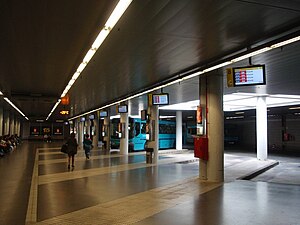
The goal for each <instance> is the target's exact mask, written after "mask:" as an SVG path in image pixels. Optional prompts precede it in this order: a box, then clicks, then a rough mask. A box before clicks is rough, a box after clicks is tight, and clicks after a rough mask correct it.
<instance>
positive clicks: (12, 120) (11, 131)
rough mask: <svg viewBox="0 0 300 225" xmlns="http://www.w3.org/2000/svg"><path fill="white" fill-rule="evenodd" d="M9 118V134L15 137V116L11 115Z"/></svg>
mask: <svg viewBox="0 0 300 225" xmlns="http://www.w3.org/2000/svg"><path fill="white" fill-rule="evenodd" d="M9 118H10V120H9V134H10V135H13V134H14V133H15V115H14V114H12V113H11V114H10V115H9Z"/></svg>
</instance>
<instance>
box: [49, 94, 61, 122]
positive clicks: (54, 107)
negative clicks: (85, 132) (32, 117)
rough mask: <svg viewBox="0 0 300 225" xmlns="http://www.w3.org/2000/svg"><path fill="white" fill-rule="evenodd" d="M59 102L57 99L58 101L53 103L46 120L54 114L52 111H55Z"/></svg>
mask: <svg viewBox="0 0 300 225" xmlns="http://www.w3.org/2000/svg"><path fill="white" fill-rule="evenodd" d="M60 102H61V99H58V101H57V102H56V103H55V105H54V106H53V108H52V110H51V112H50V113H49V115H48V116H47V119H46V120H48V119H49V118H50V116H51V115H52V113H53V112H54V110H55V109H56V107H57V106H58V105H59V103H60Z"/></svg>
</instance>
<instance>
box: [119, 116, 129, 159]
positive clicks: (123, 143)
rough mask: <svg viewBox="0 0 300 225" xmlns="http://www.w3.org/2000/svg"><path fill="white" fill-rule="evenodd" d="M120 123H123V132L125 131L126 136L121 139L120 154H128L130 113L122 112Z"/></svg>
mask: <svg viewBox="0 0 300 225" xmlns="http://www.w3.org/2000/svg"><path fill="white" fill-rule="evenodd" d="M120 123H121V124H122V129H124V130H122V133H123V132H124V137H121V139H120V154H123V155H127V154H128V113H121V114H120Z"/></svg>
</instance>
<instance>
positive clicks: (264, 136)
mask: <svg viewBox="0 0 300 225" xmlns="http://www.w3.org/2000/svg"><path fill="white" fill-rule="evenodd" d="M256 140H257V143H256V146H257V159H258V160H267V158H268V122H267V103H266V96H260V97H257V102H256Z"/></svg>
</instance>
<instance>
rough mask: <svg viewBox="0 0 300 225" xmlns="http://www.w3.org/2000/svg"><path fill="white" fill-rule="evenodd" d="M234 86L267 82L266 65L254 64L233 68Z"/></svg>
mask: <svg viewBox="0 0 300 225" xmlns="http://www.w3.org/2000/svg"><path fill="white" fill-rule="evenodd" d="M233 79H234V86H249V85H264V84H266V75H265V66H264V65H253V66H247V67H237V68H233Z"/></svg>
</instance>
